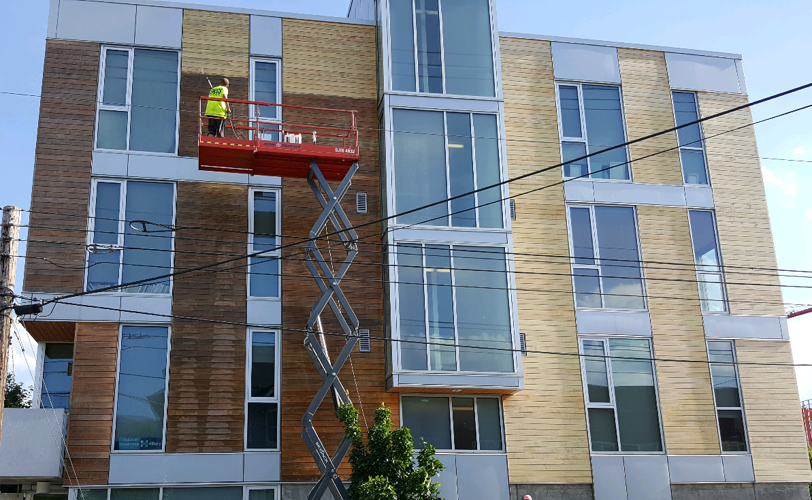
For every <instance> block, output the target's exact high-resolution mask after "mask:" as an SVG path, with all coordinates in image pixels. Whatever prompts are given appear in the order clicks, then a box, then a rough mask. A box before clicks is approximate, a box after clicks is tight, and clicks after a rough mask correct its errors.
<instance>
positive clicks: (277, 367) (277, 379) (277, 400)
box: [243, 328, 282, 489]
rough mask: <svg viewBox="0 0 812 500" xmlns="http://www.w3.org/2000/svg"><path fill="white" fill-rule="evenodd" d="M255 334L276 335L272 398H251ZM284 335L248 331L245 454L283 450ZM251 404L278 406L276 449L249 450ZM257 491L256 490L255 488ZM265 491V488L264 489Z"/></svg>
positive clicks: (271, 330)
mask: <svg viewBox="0 0 812 500" xmlns="http://www.w3.org/2000/svg"><path fill="white" fill-rule="evenodd" d="M254 333H273V335H274V389H273V393H274V397H272V398H259V397H253V396H251V373H252V372H251V370H252V369H253V366H252V365H253V359H252V358H253V349H252V347H253V338H254ZM281 339H282V335H281V334H280V331H279V330H277V329H274V328H249V329H248V330H247V331H246V335H245V340H246V351H245V409H244V415H245V416H244V425H243V451H244V452H245V453H267V452H278V451H281V450H282V443H281V434H282V427H281V424H282V411H281V402H282V398H281V396H280V394H279V392H280V390H281V389H282V383H281V377H282V349H281V346H280V340H281ZM249 403H273V404H276V448H273V449H271V448H249V447H248V404H249ZM255 489H256V488H255ZM262 489H264V488H262Z"/></svg>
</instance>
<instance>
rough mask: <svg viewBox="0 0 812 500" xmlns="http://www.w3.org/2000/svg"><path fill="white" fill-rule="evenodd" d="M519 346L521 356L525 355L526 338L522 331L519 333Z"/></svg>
mask: <svg viewBox="0 0 812 500" xmlns="http://www.w3.org/2000/svg"><path fill="white" fill-rule="evenodd" d="M519 348H520V349H521V350H522V356H527V340H526V339H525V337H524V334H523V333H520V334H519Z"/></svg>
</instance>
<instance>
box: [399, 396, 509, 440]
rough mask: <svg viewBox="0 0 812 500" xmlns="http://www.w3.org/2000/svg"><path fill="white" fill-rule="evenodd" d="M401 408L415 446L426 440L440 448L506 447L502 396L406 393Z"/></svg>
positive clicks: (403, 420)
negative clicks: (451, 395) (444, 395)
mask: <svg viewBox="0 0 812 500" xmlns="http://www.w3.org/2000/svg"><path fill="white" fill-rule="evenodd" d="M400 408H401V411H402V413H403V419H402V420H401V422H402V423H403V426H404V427H408V428H409V430H410V431H411V433H412V439H413V440H414V446H415V448H422V447H423V443H424V442H425V443H426V444H430V445H433V446H434V447H435V448H437V449H438V450H471V451H502V450H503V449H504V446H503V444H502V428H503V425H502V411H501V408H500V405H499V398H494V397H470V396H459V397H452V398H448V397H434V396H403V398H402V399H401V401H400Z"/></svg>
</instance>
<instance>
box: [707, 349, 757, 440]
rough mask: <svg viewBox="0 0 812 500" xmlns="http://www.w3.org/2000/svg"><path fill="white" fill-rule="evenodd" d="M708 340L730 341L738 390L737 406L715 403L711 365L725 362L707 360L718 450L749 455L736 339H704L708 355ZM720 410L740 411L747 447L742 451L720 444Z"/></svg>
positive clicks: (748, 437)
mask: <svg viewBox="0 0 812 500" xmlns="http://www.w3.org/2000/svg"><path fill="white" fill-rule="evenodd" d="M708 342H729V343H730V350H731V353H732V354H733V372H734V373H735V374H736V386H737V388H738V392H739V406H738V407H733V406H722V407H719V405H718V404H717V403H716V387H715V386H714V385H713V371H712V368H713V365H714V364H726V363H719V362H713V361H710V360H708V361H709V362H708V372H710V373H709V374H710V378H711V393H713V408H714V412H715V413H716V434H717V436H718V437H719V451H720V452H721V453H722V454H723V455H749V454H751V453H752V450H751V448H750V432H749V429H748V428H747V415H746V414H745V411H744V396H743V394H742V383H741V376H740V375H739V356H738V355H737V353H736V341H735V340H734V339H706V340H705V348H706V349H707V350H708V357H710V346H708ZM720 410H722V411H724V410H738V411H741V412H742V424H743V426H744V444H745V445H746V446H747V449H746V450H744V451H725V450H724V447H723V446H722V429H721V428H720V426H719V411H720Z"/></svg>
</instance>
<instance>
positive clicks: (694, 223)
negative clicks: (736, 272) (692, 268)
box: [688, 210, 727, 312]
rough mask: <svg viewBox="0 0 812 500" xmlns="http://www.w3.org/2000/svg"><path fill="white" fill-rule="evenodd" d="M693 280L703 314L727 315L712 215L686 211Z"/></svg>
mask: <svg viewBox="0 0 812 500" xmlns="http://www.w3.org/2000/svg"><path fill="white" fill-rule="evenodd" d="M688 216H689V218H690V223H691V240H692V242H693V246H694V261H695V262H696V280H697V284H698V285H699V300H700V303H701V304H702V311H703V312H726V311H727V300H726V294H725V283H724V275H723V273H722V258H721V255H720V254H719V241H718V240H717V239H716V222H715V221H714V217H713V212H706V211H702V210H689V211H688Z"/></svg>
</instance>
